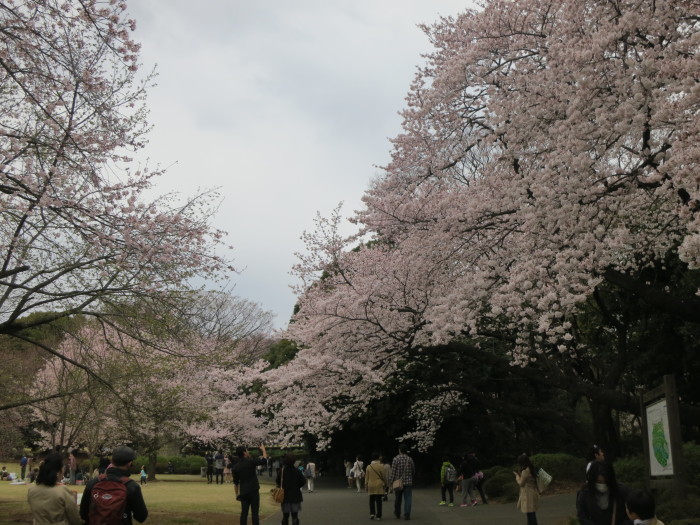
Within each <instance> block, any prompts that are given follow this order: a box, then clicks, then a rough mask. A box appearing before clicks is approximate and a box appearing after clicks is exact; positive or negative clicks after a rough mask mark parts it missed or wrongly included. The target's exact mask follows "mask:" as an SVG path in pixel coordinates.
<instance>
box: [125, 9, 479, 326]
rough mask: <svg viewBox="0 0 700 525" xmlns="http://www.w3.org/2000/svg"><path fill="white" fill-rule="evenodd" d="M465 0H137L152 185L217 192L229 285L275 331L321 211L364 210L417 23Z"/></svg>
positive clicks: (418, 46) (416, 46)
mask: <svg viewBox="0 0 700 525" xmlns="http://www.w3.org/2000/svg"><path fill="white" fill-rule="evenodd" d="M468 5H469V0H462V1H455V0H347V1H346V0H294V1H291V0H245V1H244V0H198V1H197V2H193V1H192V0H138V1H137V0H133V1H132V2H131V3H130V6H129V12H130V15H131V17H132V18H135V19H136V22H137V30H136V39H137V40H138V41H140V42H141V44H142V53H141V58H142V63H143V69H150V68H152V67H153V66H157V70H158V74H159V76H158V80H157V83H158V85H157V87H155V88H153V89H151V91H150V92H149V99H148V106H149V109H150V112H151V113H150V117H149V120H150V122H151V123H152V124H153V126H154V129H153V131H152V133H151V135H150V143H149V146H148V148H147V155H148V157H149V159H150V161H149V162H150V164H151V165H155V164H159V165H160V166H161V167H167V168H168V173H167V175H166V176H164V177H162V178H161V179H160V182H159V186H158V190H159V192H161V193H164V192H167V191H172V190H177V191H179V192H181V193H184V194H188V193H190V194H191V193H194V192H196V191H197V190H198V189H205V188H220V191H221V193H222V195H223V202H222V204H221V207H220V209H219V211H218V213H217V215H216V217H215V220H214V225H215V226H216V227H218V228H221V229H224V230H226V231H227V232H228V234H229V236H228V239H227V241H228V243H229V244H232V245H233V246H234V251H233V258H234V262H235V265H236V266H237V267H238V268H240V269H242V270H243V271H242V273H240V274H238V275H232V276H231V279H232V281H233V282H234V283H235V285H236V288H235V291H234V293H235V294H236V295H239V296H241V297H245V298H247V299H250V300H253V301H255V302H257V303H259V304H260V305H261V306H262V307H263V308H264V309H266V310H270V311H272V312H273V313H274V314H275V315H276V321H275V326H276V327H278V328H284V327H285V326H286V324H287V321H288V320H289V317H290V315H291V313H292V309H293V306H294V302H295V297H294V294H293V293H292V291H291V289H290V285H291V284H293V283H294V278H293V277H292V276H291V275H290V273H289V272H290V270H291V267H292V265H293V264H294V263H295V262H296V258H295V256H294V253H295V252H299V251H302V250H303V248H304V247H303V244H302V242H301V241H300V236H301V234H302V233H303V232H304V231H305V230H311V229H313V219H314V217H315V216H316V212H317V211H318V212H320V213H321V214H322V215H329V213H330V212H331V211H332V210H333V209H334V208H335V207H336V206H337V204H338V203H339V202H341V201H343V202H344V203H345V204H344V206H343V212H344V215H345V216H348V215H350V214H351V213H352V211H353V210H355V209H357V208H359V207H360V205H361V204H360V199H361V197H362V194H363V192H364V190H365V189H366V188H367V185H368V183H369V181H370V180H371V179H372V178H373V177H375V176H377V175H378V174H379V172H380V170H379V168H378V167H377V166H382V165H384V164H386V162H387V161H388V159H389V153H390V150H391V146H390V144H389V141H388V139H389V138H390V137H393V136H395V135H397V134H398V133H399V131H400V123H401V120H400V117H399V115H398V111H399V110H401V109H402V108H403V107H404V104H405V101H404V97H405V96H406V94H407V92H408V89H409V85H410V83H411V80H412V79H413V76H414V73H415V68H416V66H418V65H419V64H421V63H422V59H421V57H420V55H421V53H425V52H427V51H429V50H430V45H429V42H428V39H427V37H426V36H425V35H424V34H423V32H422V31H421V30H420V29H419V28H418V27H416V24H418V23H431V22H433V21H435V20H437V18H438V17H439V15H445V16H447V15H455V14H457V13H459V12H461V11H463V10H464V9H465V8H466V7H467V6H468Z"/></svg>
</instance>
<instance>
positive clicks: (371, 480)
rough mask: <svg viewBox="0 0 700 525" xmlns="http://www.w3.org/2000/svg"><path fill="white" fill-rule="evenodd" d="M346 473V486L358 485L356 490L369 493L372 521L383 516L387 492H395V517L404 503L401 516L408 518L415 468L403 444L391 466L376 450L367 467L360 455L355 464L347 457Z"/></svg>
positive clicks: (398, 516)
mask: <svg viewBox="0 0 700 525" xmlns="http://www.w3.org/2000/svg"><path fill="white" fill-rule="evenodd" d="M345 476H346V477H347V480H348V488H351V489H352V488H357V492H362V491H364V492H366V493H367V494H368V495H369V514H370V515H369V517H370V519H371V520H375V519H376V520H381V519H382V513H383V502H384V501H388V499H389V498H388V494H389V493H390V492H393V493H394V516H396V517H397V518H401V516H402V514H401V511H402V504H403V518H404V519H406V520H409V519H411V507H412V503H413V481H414V479H415V476H416V467H415V464H414V463H413V459H412V458H411V457H410V456H409V455H408V449H407V448H406V446H405V445H401V446H400V447H399V453H398V455H396V457H394V459H393V460H392V462H391V465H389V464H388V463H387V462H386V461H385V460H384V457H383V456H381V455H380V454H379V453H377V452H375V453H373V454H372V457H371V462H370V463H369V465H367V467H365V466H364V462H363V461H362V458H361V457H360V456H357V457H356V458H355V462H354V463H353V462H351V461H349V460H346V461H345Z"/></svg>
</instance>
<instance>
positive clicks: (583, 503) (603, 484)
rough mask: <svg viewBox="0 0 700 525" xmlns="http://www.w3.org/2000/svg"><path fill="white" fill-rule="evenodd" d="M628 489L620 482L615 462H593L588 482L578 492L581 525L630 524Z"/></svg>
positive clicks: (578, 513)
mask: <svg viewBox="0 0 700 525" xmlns="http://www.w3.org/2000/svg"><path fill="white" fill-rule="evenodd" d="M626 499H627V490H626V489H625V488H624V487H623V486H621V485H618V484H617V481H616V479H615V471H614V470H613V468H612V465H610V464H608V463H605V462H602V461H594V462H593V463H591V467H590V469H589V471H588V478H587V482H586V485H584V487H583V488H582V489H581V490H580V491H579V492H578V494H576V517H577V518H578V519H579V521H580V523H581V525H610V524H613V525H628V524H631V523H632V522H631V521H630V520H629V519H628V518H627V513H626V511H625V500H626Z"/></svg>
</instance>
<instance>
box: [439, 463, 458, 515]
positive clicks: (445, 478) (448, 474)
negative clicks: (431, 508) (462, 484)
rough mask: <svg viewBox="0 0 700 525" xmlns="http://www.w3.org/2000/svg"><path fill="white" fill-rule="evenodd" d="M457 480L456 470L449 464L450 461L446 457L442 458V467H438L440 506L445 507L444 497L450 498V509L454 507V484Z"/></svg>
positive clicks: (445, 499) (445, 500)
mask: <svg viewBox="0 0 700 525" xmlns="http://www.w3.org/2000/svg"><path fill="white" fill-rule="evenodd" d="M456 480H457V469H456V468H455V466H454V465H453V464H452V463H450V459H449V458H448V457H447V456H444V457H443V458H442V466H441V467H440V496H441V497H442V499H441V500H440V505H447V504H448V503H447V498H446V496H447V495H448V494H449V496H450V503H449V506H450V507H454V499H455V493H454V489H455V483H456Z"/></svg>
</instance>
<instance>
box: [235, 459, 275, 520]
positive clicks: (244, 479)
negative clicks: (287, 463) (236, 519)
mask: <svg viewBox="0 0 700 525" xmlns="http://www.w3.org/2000/svg"><path fill="white" fill-rule="evenodd" d="M260 452H262V457H261V458H257V459H256V458H252V457H251V456H250V454H249V453H248V449H247V448H246V447H237V448H236V456H237V457H238V461H236V463H235V464H234V465H233V467H232V468H231V470H232V473H233V488H234V491H235V493H236V499H237V500H238V501H240V502H241V521H240V523H241V525H246V523H247V522H248V511H249V510H250V512H251V516H252V523H253V525H259V523H260V516H259V515H260V483H259V482H258V475H257V473H256V469H257V467H258V465H267V451H266V450H265V445H260Z"/></svg>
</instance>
